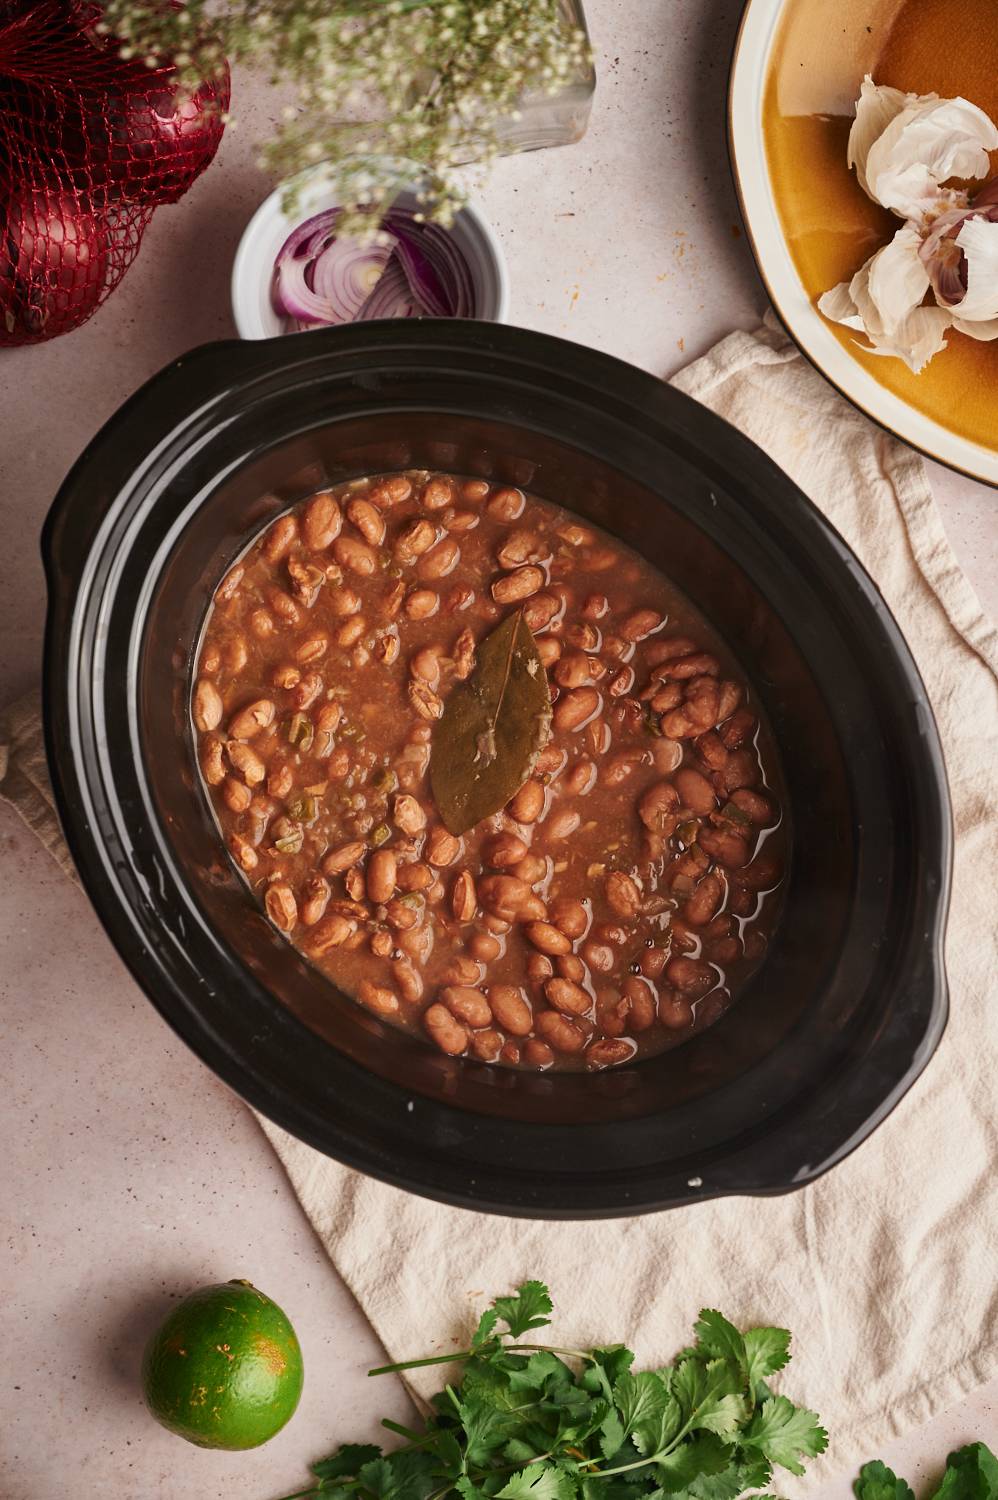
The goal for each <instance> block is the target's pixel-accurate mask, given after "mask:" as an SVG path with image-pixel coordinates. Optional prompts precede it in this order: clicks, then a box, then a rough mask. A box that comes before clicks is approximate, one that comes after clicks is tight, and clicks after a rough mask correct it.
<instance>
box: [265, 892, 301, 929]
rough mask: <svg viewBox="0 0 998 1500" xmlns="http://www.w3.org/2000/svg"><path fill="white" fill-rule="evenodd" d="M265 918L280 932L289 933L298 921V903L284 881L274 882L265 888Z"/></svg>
mask: <svg viewBox="0 0 998 1500" xmlns="http://www.w3.org/2000/svg"><path fill="white" fill-rule="evenodd" d="M263 904H264V907H265V909H266V912H267V916H268V917H269V918H270V920H271V921H272V922H273V924H274V926H275V927H279V928H280V930H281V931H282V932H290V931H291V930H292V928H293V927H294V925H295V923H296V922H297V920H298V903H297V902H296V900H295V896H294V892H293V891H292V889H291V887H290V886H289V885H287V884H286V883H285V882H284V881H276V882H275V883H274V884H273V885H269V886H268V887H267V894H266V895H265V896H264V898H263Z"/></svg>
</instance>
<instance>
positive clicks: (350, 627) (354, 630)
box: [336, 615, 367, 647]
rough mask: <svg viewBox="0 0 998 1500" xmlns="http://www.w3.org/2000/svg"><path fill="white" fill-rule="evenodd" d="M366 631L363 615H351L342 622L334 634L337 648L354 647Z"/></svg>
mask: <svg viewBox="0 0 998 1500" xmlns="http://www.w3.org/2000/svg"><path fill="white" fill-rule="evenodd" d="M366 629H367V621H366V620H365V619H364V616H363V615H352V616H351V617H350V619H349V620H344V621H343V624H342V625H341V626H340V628H339V630H338V631H337V632H336V644H337V646H343V647H349V646H355V645H356V644H357V642H358V641H359V640H360V638H361V636H362V635H363V634H364V632H365V630H366Z"/></svg>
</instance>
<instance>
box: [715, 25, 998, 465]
mask: <svg viewBox="0 0 998 1500" xmlns="http://www.w3.org/2000/svg"><path fill="white" fill-rule="evenodd" d="M793 4H794V0H748V4H747V5H746V8H745V13H744V16H743V18H742V26H741V31H740V33H739V37H738V43H737V46H736V48H735V55H734V60H733V63H732V69H731V79H730V88H729V94H728V128H729V140H730V150H731V162H732V167H733V169H734V174H735V182H736V184H737V188H738V193H739V196H740V198H741V203H742V212H743V214H744V217H745V224H746V228H747V230H748V234H749V238H750V240H751V242H752V249H753V251H754V253H755V258H756V261H757V263H758V266H759V270H760V272H761V274H762V278H763V281H764V282H765V283H766V287H767V290H768V292H769V296H770V300H771V301H772V303H773V306H774V308H775V309H776V312H777V314H778V315H779V317H780V320H781V322H782V323H783V324H784V326H785V327H786V329H787V332H788V333H789V334H790V336H791V337H792V338H793V340H794V342H795V343H796V344H797V345H798V346H799V347H800V349H801V350H802V351H803V353H804V354H806V355H807V357H808V359H809V360H811V362H812V363H813V364H815V365H817V367H818V369H819V370H820V371H821V372H822V374H823V375H825V376H826V377H827V379H828V380H830V381H831V382H832V384H833V385H834V386H836V387H837V388H838V389H839V390H840V391H841V392H842V394H843V396H846V397H847V398H848V399H849V400H850V401H851V402H852V403H853V405H854V406H858V407H859V409H860V410H861V411H863V412H865V413H866V415H867V416H869V417H872V419H873V420H874V421H875V422H878V423H879V424H880V425H881V426H882V427H886V428H887V429H888V430H889V431H891V432H893V433H895V434H896V435H897V436H898V437H900V438H903V440H904V441H905V442H906V443H910V444H911V446H912V447H913V448H920V449H921V450H922V452H923V453H927V454H929V455H930V457H932V458H935V459H938V460H939V462H940V463H944V464H948V465H949V467H950V468H953V469H958V470H960V471H961V472H962V473H964V474H969V475H971V476H972V477H973V478H975V479H982V480H984V481H985V483H987V484H993V485H998V452H995V450H994V449H993V448H986V447H984V446H983V445H981V444H979V443H975V442H973V441H972V440H971V439H970V438H966V437H961V436H960V435H959V434H958V433H956V432H953V431H951V430H950V429H949V428H948V427H944V426H943V425H942V424H941V423H939V422H936V421H935V420H933V418H931V417H929V416H927V415H926V414H925V413H924V412H920V411H918V410H917V409H916V408H915V407H913V406H910V405H909V404H908V403H907V402H906V401H903V400H901V398H900V397H899V396H896V395H895V394H894V393H893V391H889V390H887V389H886V387H885V386H882V385H881V384H880V383H879V382H878V381H876V380H875V379H874V378H873V376H872V375H871V374H870V373H869V372H868V371H867V370H865V369H864V368H863V366H862V365H861V364H860V363H859V362H858V361H857V360H855V359H854V358H853V357H852V356H851V355H850V354H849V352H848V350H847V349H845V348H844V347H843V345H842V344H841V343H840V342H839V340H838V339H837V338H836V336H835V334H834V333H833V332H832V330H831V328H830V327H829V325H828V324H827V323H826V322H825V320H824V318H823V317H822V316H821V314H820V313H819V312H818V311H817V309H816V308H815V306H814V304H813V303H812V301H811V298H810V297H809V295H808V293H807V290H806V288H805V287H804V285H803V283H802V281H801V279H800V276H799V275H798V272H797V268H796V266H795V265H794V262H793V259H792V257H791V254H790V250H789V248H788V246H787V242H786V238H785V236H784V233H783V227H782V224H781V222H780V217H779V213H778V210H777V206H776V198H775V195H774V192H773V185H772V182H771V180H770V174H769V165H768V162H767V159H766V145H765V141H764V138H763V99H764V97H765V88H766V81H767V78H768V75H769V64H770V57H771V55H772V50H773V44H774V41H775V40H776V37H777V33H778V30H779V26H780V22H781V20H782V18H783V16H784V14H785V13H786V11H787V9H788V7H789V6H791V5H793ZM830 8H831V9H833V10H834V6H831V7H830ZM859 74H860V77H861V76H862V69H860V70H859ZM860 77H857V79H856V84H857V88H858V84H859V81H860Z"/></svg>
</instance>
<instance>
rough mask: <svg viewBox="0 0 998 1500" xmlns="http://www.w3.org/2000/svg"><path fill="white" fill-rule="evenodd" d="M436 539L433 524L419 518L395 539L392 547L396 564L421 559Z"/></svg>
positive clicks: (435, 530)
mask: <svg viewBox="0 0 998 1500" xmlns="http://www.w3.org/2000/svg"><path fill="white" fill-rule="evenodd" d="M436 539H437V528H436V527H435V526H434V524H433V522H432V521H428V520H427V519H426V517H425V516H419V517H418V518H417V519H416V520H415V521H413V522H411V524H410V525H408V526H407V527H406V528H405V530H404V531H400V532H399V534H398V536H397V537H396V539H395V547H394V556H395V560H396V562H400V563H409V562H414V561H415V560H416V558H417V557H422V556H423V554H424V553H425V552H429V550H430V548H431V547H432V546H433V544H434V543H435V541H436Z"/></svg>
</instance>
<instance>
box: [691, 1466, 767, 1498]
mask: <svg viewBox="0 0 998 1500" xmlns="http://www.w3.org/2000/svg"><path fill="white" fill-rule="evenodd" d="M772 1473H773V1471H772V1469H771V1468H770V1466H769V1464H768V1463H766V1461H765V1459H756V1460H755V1461H753V1462H750V1463H730V1464H729V1465H728V1467H727V1468H726V1469H722V1470H721V1472H720V1473H719V1474H698V1475H697V1477H696V1478H695V1479H692V1480H691V1481H690V1483H689V1486H688V1489H687V1494H688V1495H691V1496H693V1497H694V1500H737V1497H738V1496H739V1495H742V1494H744V1493H745V1491H746V1490H758V1489H761V1488H762V1487H763V1485H766V1484H768V1483H769V1481H770V1479H771V1478H772Z"/></svg>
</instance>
